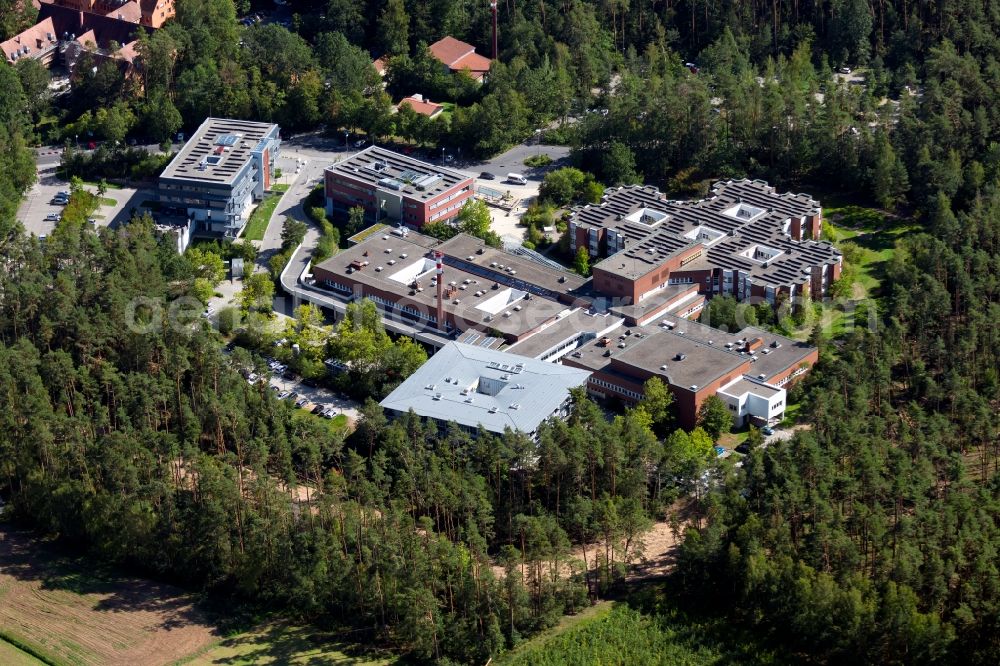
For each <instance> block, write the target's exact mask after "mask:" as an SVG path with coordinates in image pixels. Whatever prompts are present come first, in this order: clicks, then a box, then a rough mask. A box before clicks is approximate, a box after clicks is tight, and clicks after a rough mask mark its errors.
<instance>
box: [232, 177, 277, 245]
mask: <svg viewBox="0 0 1000 666" xmlns="http://www.w3.org/2000/svg"><path fill="white" fill-rule="evenodd" d="M287 190H288V185H273V186H271V194H269V195H267V196H266V197H264V200H263V201H261V202H260V204H259V205H258V206H257V208H256V209H255V210H254V212H253V214H251V215H250V220H249V221H248V222H247V226H246V228H245V229H244V230H243V238H245V239H246V240H263V239H264V232H265V231H267V224H268V222H270V221H271V216H272V215H273V214H274V209H275V208H277V207H278V201H280V200H281V196H282V195H283V194H284V193H285V192H286V191H287Z"/></svg>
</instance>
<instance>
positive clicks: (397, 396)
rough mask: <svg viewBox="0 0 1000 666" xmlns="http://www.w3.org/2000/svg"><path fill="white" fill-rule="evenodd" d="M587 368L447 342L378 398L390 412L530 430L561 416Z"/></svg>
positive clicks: (499, 428) (471, 425)
mask: <svg viewBox="0 0 1000 666" xmlns="http://www.w3.org/2000/svg"><path fill="white" fill-rule="evenodd" d="M589 374H590V373H589V372H587V371H586V370H581V369H577V368H571V367H568V366H564V365H558V364H556V363H546V362H545V361H539V360H536V359H533V358H528V357H525V356H518V355H516V354H509V353H506V352H500V351H496V350H492V349H486V348H484V347H479V346H475V345H466V344H461V343H458V342H451V343H449V344H447V345H445V346H444V347H443V348H441V350H439V351H438V352H437V353H436V354H434V355H433V356H431V357H430V358H429V359H428V360H427V362H426V363H424V364H423V365H422V366H420V368H419V369H418V370H417V371H416V372H415V373H413V374H412V375H410V377H409V378H407V379H406V381H404V382H403V383H402V384H400V385H399V386H398V387H397V388H396V390H394V391H393V392H392V393H390V394H389V395H388V396H387V397H386V398H385V400H383V401H382V403H381V404H382V407H383V408H385V409H386V410H387V411H388V412H389V413H390V414H393V415H397V416H398V415H401V414H406V413H407V412H409V411H410V410H412V411H413V412H414V413H416V414H417V415H418V416H421V417H423V418H427V419H433V420H435V421H437V422H438V423H440V424H442V425H445V424H447V423H449V422H455V423H458V424H459V425H461V426H463V427H465V428H468V429H470V430H477V429H478V428H480V427H482V428H484V429H485V430H487V431H489V432H493V433H497V434H503V433H504V432H505V431H506V430H508V429H509V430H511V431H519V432H522V433H525V434H527V435H529V436H532V437H533V436H535V434H536V433H537V431H538V426H539V425H541V424H542V422H543V421H545V420H546V419H549V418H564V417H565V416H566V415H567V414H568V413H569V409H570V406H571V405H570V403H571V400H570V393H569V391H570V389H572V388H576V387H580V386H583V385H584V383H585V382H586V381H587V376H588V375H589Z"/></svg>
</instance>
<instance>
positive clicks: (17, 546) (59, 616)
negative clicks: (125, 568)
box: [0, 526, 218, 665]
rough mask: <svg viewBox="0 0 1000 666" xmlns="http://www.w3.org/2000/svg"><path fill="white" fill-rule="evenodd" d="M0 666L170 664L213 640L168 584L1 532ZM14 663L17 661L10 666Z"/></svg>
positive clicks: (190, 604)
mask: <svg viewBox="0 0 1000 666" xmlns="http://www.w3.org/2000/svg"><path fill="white" fill-rule="evenodd" d="M0 636H3V637H5V638H6V639H8V640H7V641H0V664H22V663H23V664H26V665H27V664H37V663H40V662H38V661H37V660H35V659H34V657H31V656H30V655H27V654H25V652H24V651H23V650H19V649H17V648H15V647H14V645H12V643H14V644H17V645H20V646H23V647H24V648H25V649H26V650H30V651H31V652H32V653H33V654H35V655H38V656H40V657H43V658H44V661H46V662H48V663H52V664H102V665H103V664H138V663H141V664H169V663H173V662H175V661H177V660H178V659H181V658H183V657H185V656H187V655H189V654H192V653H193V652H196V651H198V650H200V649H202V648H203V647H205V646H206V645H210V644H211V643H212V642H213V641H215V640H218V634H217V633H216V631H215V628H214V626H213V625H212V624H211V623H210V622H209V621H208V619H207V618H206V617H205V616H204V615H203V614H202V613H201V612H200V611H199V610H198V609H196V608H195V606H194V598H193V596H192V595H190V594H187V593H185V592H183V591H181V590H179V589H177V588H175V587H172V586H170V585H164V584H160V583H155V582H153V581H149V580H144V579H139V578H135V577H131V576H123V575H120V574H115V573H113V572H109V571H101V570H100V569H99V568H98V567H95V566H94V563H93V562H82V561H76V560H73V559H70V558H66V557H61V556H59V555H57V554H55V552H54V551H52V550H50V549H49V548H48V547H47V546H45V545H43V544H40V543H39V542H38V541H37V540H35V539H33V538H31V537H30V536H29V535H27V534H25V533H22V532H17V531H14V530H12V529H10V528H7V527H6V526H0ZM17 660H20V661H17Z"/></svg>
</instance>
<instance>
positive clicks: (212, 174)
mask: <svg viewBox="0 0 1000 666" xmlns="http://www.w3.org/2000/svg"><path fill="white" fill-rule="evenodd" d="M280 146H281V138H280V135H279V128H278V126H277V125H272V124H269V123H257V122H250V121H246V120H227V119H223V118H208V119H206V120H205V122H203V123H202V124H201V126H200V127H199V128H198V129H197V130H196V131H195V133H194V134H193V135H192V136H191V138H190V139H189V140H188V142H187V143H186V144H184V147H183V148H181V150H180V152H178V153H177V155H176V156H175V157H174V159H173V160H171V161H170V164H168V165H167V167H166V169H164V170H163V173H162V174H160V179H159V188H158V198H159V201H160V205H161V206H162V207H164V208H168V209H178V210H182V211H183V212H184V213H185V214H186V215H187V216H188V217H189V218H191V219H192V220H193V221H194V234H195V235H196V236H198V235H208V236H216V237H221V238H225V239H230V240H232V239H234V238H236V237H237V236H238V235H239V234H240V232H241V231H242V230H243V227H244V226H245V225H246V223H247V219H248V217H249V213H250V209H251V208H252V207H253V205H254V203H255V202H258V201H260V200H261V199H263V198H264V193H265V192H266V191H267V190H269V189H270V187H271V178H272V174H273V173H274V160H275V158H276V157H277V156H278V151H279V149H280Z"/></svg>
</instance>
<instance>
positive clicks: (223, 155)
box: [160, 118, 277, 185]
mask: <svg viewBox="0 0 1000 666" xmlns="http://www.w3.org/2000/svg"><path fill="white" fill-rule="evenodd" d="M276 127H277V125H274V124H272V123H256V122H251V121H249V120H229V119H227V118H206V119H205V122H203V123H202V124H201V125H200V126H199V127H198V129H197V130H195V132H194V134H192V135H191V138H190V139H188V141H187V143H185V144H184V146H183V147H182V148H181V149H180V152H178V153H177V155H175V156H174V159H172V160H170V164H168V165H167V167H166V168H165V169H164V170H163V173H161V174H160V177H161V178H177V179H183V180H191V181H197V182H202V183H218V184H220V185H222V184H231V183H232V182H233V180H234V179H235V178H236V176H237V175H238V174H239V172H240V171H241V170H242V169H243V167H244V166H246V164H247V162H249V161H250V153H251V152H252V151H253V150H254V148H256V147H257V145H258V144H259V143H260V142H261V140H262V139H264V138H265V137H266V136H268V135H269V134H270V133H271V132H272V130H274V129H275V128H276ZM227 137H235V138H227ZM218 141H221V142H222V143H217V142H218ZM218 148H223V150H222V151H221V152H220V153H219V154H216V150H217V149H218ZM214 158H219V159H218V162H217V163H215V164H208V163H207V162H206V163H205V164H206V167H205V168H204V169H203V168H201V166H200V165H201V164H202V163H203V160H209V161H211V160H214Z"/></svg>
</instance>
